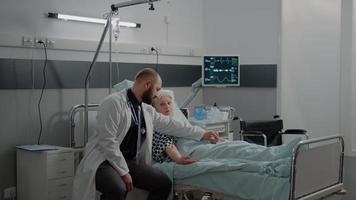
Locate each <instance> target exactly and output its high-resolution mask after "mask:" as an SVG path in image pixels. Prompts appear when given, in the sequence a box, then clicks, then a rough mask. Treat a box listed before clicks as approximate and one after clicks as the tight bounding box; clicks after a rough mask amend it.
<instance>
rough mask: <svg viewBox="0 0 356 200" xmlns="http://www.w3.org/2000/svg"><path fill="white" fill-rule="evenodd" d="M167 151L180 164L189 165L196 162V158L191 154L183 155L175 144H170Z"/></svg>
mask: <svg viewBox="0 0 356 200" xmlns="http://www.w3.org/2000/svg"><path fill="white" fill-rule="evenodd" d="M165 151H166V154H167V155H168V156H169V157H170V158H171V159H172V160H174V162H176V163H178V164H182V165H187V164H191V163H194V162H195V160H193V159H191V158H190V157H189V156H184V155H182V154H181V153H180V152H179V151H178V149H177V147H176V145H174V144H171V145H168V146H167V147H166V150H165Z"/></svg>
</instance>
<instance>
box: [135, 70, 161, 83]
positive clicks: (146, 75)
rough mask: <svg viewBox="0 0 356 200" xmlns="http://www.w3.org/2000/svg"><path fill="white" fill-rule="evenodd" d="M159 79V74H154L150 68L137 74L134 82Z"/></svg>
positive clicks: (154, 71)
mask: <svg viewBox="0 0 356 200" xmlns="http://www.w3.org/2000/svg"><path fill="white" fill-rule="evenodd" d="M158 77H159V74H158V73H157V72H156V70H154V69H152V68H144V69H142V70H140V71H139V72H137V74H136V76H135V81H136V82H140V81H144V80H151V81H154V82H155V81H157V79H158Z"/></svg>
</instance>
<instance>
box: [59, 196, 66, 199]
mask: <svg viewBox="0 0 356 200" xmlns="http://www.w3.org/2000/svg"><path fill="white" fill-rule="evenodd" d="M66 198H67V196H60V197H59V199H66Z"/></svg>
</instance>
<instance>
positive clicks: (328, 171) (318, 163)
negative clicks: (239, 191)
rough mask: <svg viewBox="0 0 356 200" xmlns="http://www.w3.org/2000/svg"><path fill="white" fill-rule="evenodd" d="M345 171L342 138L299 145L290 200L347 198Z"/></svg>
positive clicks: (182, 192)
mask: <svg viewBox="0 0 356 200" xmlns="http://www.w3.org/2000/svg"><path fill="white" fill-rule="evenodd" d="M89 107H90V108H91V110H92V111H95V112H96V108H97V107H98V104H92V105H90V106H89ZM83 109H84V105H76V106H73V108H72V109H71V111H70V113H69V119H70V120H69V121H70V122H69V124H70V130H69V140H68V144H69V146H70V147H72V148H77V149H78V150H79V149H81V148H83V146H79V147H78V145H76V142H75V134H74V132H75V128H76V122H75V115H76V114H77V113H78V112H79V111H81V110H83ZM78 152H79V151H78ZM81 157H82V156H81V155H80V154H79V155H77V158H76V159H77V162H76V163H79V160H80V159H81ZM343 168H344V140H343V138H342V137H341V136H337V135H336V136H328V137H323V138H315V139H308V140H304V141H301V142H299V143H298V145H297V146H296V147H295V148H294V150H293V156H292V160H291V172H290V174H291V176H290V181H289V182H290V191H289V199H290V200H317V199H326V198H327V197H329V196H334V195H344V194H345V193H346V190H344V185H343ZM174 191H175V193H176V194H177V196H178V199H179V200H190V199H189V197H188V196H189V195H187V194H188V193H189V192H192V191H202V192H210V193H212V196H213V199H219V200H220V199H221V200H233V199H234V200H238V198H237V197H234V196H229V195H226V194H221V193H219V192H215V191H210V190H208V189H205V188H199V187H196V186H189V185H175V186H174ZM128 196H132V195H128ZM138 196H142V195H138ZM134 199H137V198H134ZM340 199H341V196H340ZM240 200H242V199H240Z"/></svg>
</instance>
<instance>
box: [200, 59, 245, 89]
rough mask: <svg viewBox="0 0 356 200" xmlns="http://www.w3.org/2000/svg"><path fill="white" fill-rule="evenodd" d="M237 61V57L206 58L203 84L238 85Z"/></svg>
mask: <svg viewBox="0 0 356 200" xmlns="http://www.w3.org/2000/svg"><path fill="white" fill-rule="evenodd" d="M238 70H239V61H238V58H237V57H207V58H205V60H204V83H205V84H212V85H214V84H217V85H223V84H227V85H229V84H231V85H234V84H238V83H239V71H238Z"/></svg>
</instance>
